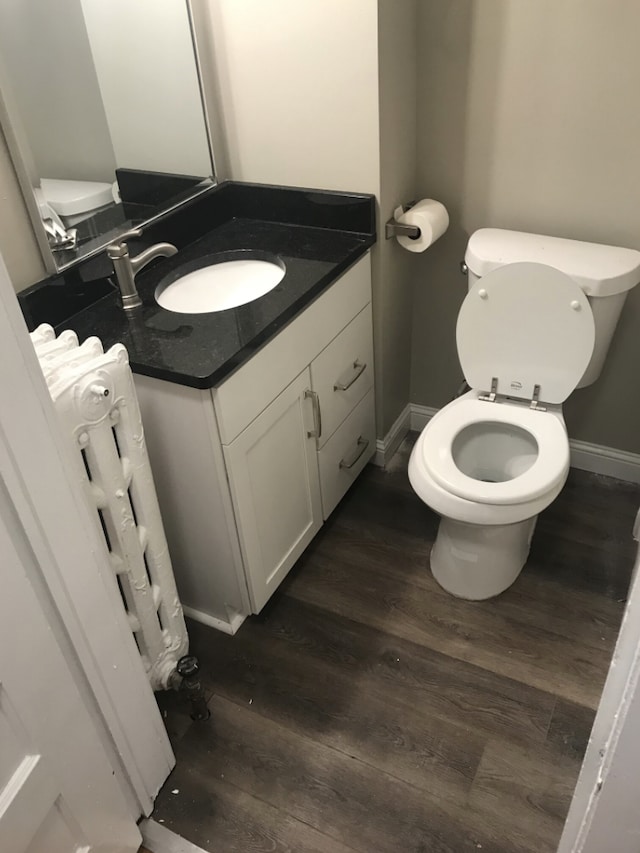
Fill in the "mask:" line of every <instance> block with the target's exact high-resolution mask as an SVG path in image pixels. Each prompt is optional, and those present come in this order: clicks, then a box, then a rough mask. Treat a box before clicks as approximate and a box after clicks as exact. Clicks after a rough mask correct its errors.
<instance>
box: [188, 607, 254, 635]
mask: <svg viewBox="0 0 640 853" xmlns="http://www.w3.org/2000/svg"><path fill="white" fill-rule="evenodd" d="M182 609H183V611H184V615H185V616H188V617H189V619H193V620H195V621H196V622H201V623H202V624H203V625H208V626H209V627H210V628H215V629H216V631H222V633H223V634H231V635H233V634H235V633H236V631H237V630H238V628H239V627H240V626H241V625H242V623H243V622H244V620H245V619H246V616H244V615H243V614H242V613H234V614H233V616H232V617H231V621H230V622H225V621H224V619H217V618H216V617H215V616H210V615H209V614H208V613H205V612H204V611H203V610H196V609H195V608H194V607H188V606H187V605H186V604H183V605H182Z"/></svg>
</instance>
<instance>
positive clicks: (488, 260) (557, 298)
mask: <svg viewBox="0 0 640 853" xmlns="http://www.w3.org/2000/svg"><path fill="white" fill-rule="evenodd" d="M465 263H466V265H467V268H468V272H469V292H468V294H467V296H466V298H465V300H464V302H463V304H462V307H461V309H460V313H459V315H458V324H457V329H456V340H457V346H458V355H459V358H460V364H461V366H462V370H463V373H464V375H465V378H466V380H467V383H468V384H469V386H470V388H471V390H470V391H468V392H467V393H466V394H464V395H463V396H461V397H458V398H457V399H455V400H453V402H451V403H449V404H448V405H447V406H445V407H444V408H443V409H441V410H440V411H439V412H438V413H437V414H436V415H435V416H434V417H433V418H432V419H431V420H430V421H429V423H428V424H427V426H426V427H425V428H424V430H423V431H422V433H421V434H420V437H419V438H418V441H417V442H416V444H415V447H414V449H413V452H412V454H411V459H410V461H409V479H410V481H411V485H412V486H413V488H414V490H415V492H416V493H417V494H418V496H419V497H420V498H421V499H422V500H423V501H424V502H425V503H426V504H428V505H429V506H430V507H431V508H432V509H434V510H435V511H436V512H437V513H439V514H440V515H441V516H442V518H441V521H440V526H439V529H438V535H437V538H436V541H435V543H434V546H433V548H432V551H431V570H432V572H433V575H434V577H435V579H436V580H437V581H438V583H439V584H440V585H441V586H442V587H444V589H446V590H447V591H448V592H450V593H452V594H453V595H456V596H459V597H460V598H467V599H472V600H480V599H485V598H491V597H492V596H495V595H499V594H500V593H501V592H503V591H504V590H505V589H507V588H508V587H509V586H511V584H512V583H513V582H514V581H515V579H516V578H517V577H518V575H519V574H520V571H521V570H522V567H523V566H524V564H525V562H526V559H527V556H528V553H529V545H530V542H531V537H532V535H533V530H534V527H535V523H536V519H537V516H538V513H539V512H541V511H542V510H543V509H544V508H545V507H547V506H548V505H549V504H550V503H551V501H552V500H554V498H555V497H556V496H557V495H558V494H559V492H560V490H561V489H562V487H563V485H564V483H565V481H566V479H567V474H568V471H569V440H568V437H567V431H566V427H565V423H564V419H563V417H562V403H563V401H564V400H566V398H567V397H568V396H569V394H571V392H572V391H573V390H574V388H577V387H583V386H585V385H590V384H591V383H592V382H594V381H595V379H597V377H598V376H599V375H600V371H601V369H602V365H603V363H604V359H605V356H606V354H607V351H608V349H609V344H610V342H611V338H612V335H613V331H614V329H615V327H616V324H617V322H618V318H619V316H620V312H621V310H622V306H623V304H624V301H625V299H626V296H627V293H628V291H629V290H630V289H631V288H632V287H634V286H635V285H636V284H637V283H638V282H639V281H640V252H637V251H635V250H632V249H621V248H616V247H613V246H602V245H598V244H594V243H581V242H577V241H574V240H564V239H559V238H556V237H543V236H540V235H536V234H524V233H521V232H516V231H503V230H499V229H489V228H485V229H482V230H480V231H476V232H475V234H473V235H472V237H471V238H470V240H469V244H468V246H467V252H466V255H465Z"/></svg>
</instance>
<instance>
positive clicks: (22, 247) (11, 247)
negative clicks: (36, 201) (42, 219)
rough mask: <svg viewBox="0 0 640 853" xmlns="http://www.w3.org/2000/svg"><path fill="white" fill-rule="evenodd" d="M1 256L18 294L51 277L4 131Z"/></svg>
mask: <svg viewBox="0 0 640 853" xmlns="http://www.w3.org/2000/svg"><path fill="white" fill-rule="evenodd" d="M0 254H1V255H2V257H3V258H4V262H5V264H6V265H7V269H8V271H9V278H10V279H11V281H12V283H13V286H14V287H15V289H16V290H23V289H24V288H25V287H29V285H31V284H34V283H35V282H36V281H39V280H40V279H42V278H44V277H45V276H46V275H47V273H46V270H45V267H44V263H43V261H42V256H41V255H40V250H39V249H38V244H37V243H36V239H35V237H34V236H33V229H32V227H31V220H30V219H29V215H28V213H27V208H26V207H25V203H24V201H23V199H22V192H21V190H20V185H19V184H18V178H17V177H16V173H15V171H14V169H13V165H12V163H11V159H10V157H9V151H8V149H7V145H6V142H5V138H4V136H3V135H2V131H0Z"/></svg>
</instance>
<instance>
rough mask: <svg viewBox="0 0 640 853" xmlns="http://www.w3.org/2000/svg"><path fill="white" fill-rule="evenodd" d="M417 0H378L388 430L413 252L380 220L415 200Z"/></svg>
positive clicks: (408, 311)
mask: <svg viewBox="0 0 640 853" xmlns="http://www.w3.org/2000/svg"><path fill="white" fill-rule="evenodd" d="M418 5H419V3H418V2H416V0H379V3H378V61H379V69H378V73H379V92H380V196H379V199H380V219H379V223H378V245H377V263H376V267H375V268H374V269H375V275H374V287H375V290H374V296H375V314H374V327H375V338H376V355H377V360H378V362H379V363H378V376H377V379H378V383H377V390H378V403H379V410H378V431H379V433H380V435H381V436H383V435H386V433H387V432H388V431H389V429H390V427H391V426H392V424H393V422H394V421H395V419H396V418H397V417H398V415H399V414H400V413H401V412H402V411H403V409H404V408H405V407H406V405H407V403H408V402H409V391H410V387H409V386H410V377H411V318H412V310H413V278H414V270H415V263H414V261H415V258H414V256H413V255H412V254H411V253H409V252H406V251H404V250H403V249H401V248H400V246H399V245H398V243H397V242H396V241H395V240H385V237H384V223H385V222H386V221H387V219H390V218H391V216H392V215H393V211H394V210H395V208H396V207H397V206H398V205H399V204H402V203H404V202H408V201H410V200H411V199H413V198H414V197H415V192H416V181H417V173H416V167H417V161H416V141H417V129H416V116H417V114H416V82H417V46H418V39H417V27H416V23H417V7H418Z"/></svg>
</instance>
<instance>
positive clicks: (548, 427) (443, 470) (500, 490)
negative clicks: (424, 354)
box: [420, 396, 569, 505]
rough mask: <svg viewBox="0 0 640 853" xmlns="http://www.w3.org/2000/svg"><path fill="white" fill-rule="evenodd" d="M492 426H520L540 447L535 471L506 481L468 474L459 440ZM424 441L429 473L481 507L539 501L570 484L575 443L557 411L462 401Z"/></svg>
mask: <svg viewBox="0 0 640 853" xmlns="http://www.w3.org/2000/svg"><path fill="white" fill-rule="evenodd" d="M491 423H499V424H506V425H511V426H515V427H518V428H520V429H522V430H524V431H525V432H527V433H529V434H530V435H531V436H532V437H533V438H534V440H535V442H536V444H537V446H538V452H537V457H536V460H535V462H534V463H533V464H532V465H531V467H530V468H529V469H528V470H526V471H525V472H524V473H522V474H520V475H519V476H516V477H514V478H513V479H510V480H506V481H504V482H498V483H493V482H486V481H484V480H477V479H474V478H473V477H470V476H468V475H467V474H464V473H463V472H462V471H461V470H460V469H459V468H458V466H457V465H456V462H455V461H454V458H453V453H452V448H453V443H454V440H455V438H456V436H457V435H458V434H459V433H460V432H461V431H462V430H463V429H465V427H468V426H471V425H472V424H487V425H489V424H491ZM421 438H422V441H421V445H420V451H421V455H422V462H423V464H424V467H425V468H426V470H427V472H428V473H429V475H430V476H431V477H432V478H433V479H434V481H435V482H436V483H437V484H438V485H439V486H440V487H441V488H443V489H445V490H446V491H448V492H449V493H451V494H453V495H456V496H458V497H460V498H464V499H465V500H468V501H474V502H475V503H481V504H495V505H504V504H521V503H526V502H529V501H532V500H535V499H536V498H539V497H541V496H542V495H544V494H546V493H547V492H549V491H551V490H552V489H553V488H554V487H555V486H556V485H557V484H558V483H559V482H560V481H561V480H562V481H564V477H565V476H566V472H567V470H568V466H569V442H568V439H567V434H566V431H565V428H564V424H563V422H562V420H561V419H560V418H559V417H557V415H556V414H554V413H552V412H543V411H540V410H533V409H529V408H527V407H525V406H522V405H518V404H515V403H508V402H501V403H495V402H494V403H489V402H485V401H483V400H479V399H478V398H477V397H467V396H465V397H461V398H459V399H458V400H454V401H453V402H452V403H449V404H448V405H447V406H445V407H444V409H442V410H441V411H440V412H438V414H437V415H435V416H434V418H433V419H432V420H431V421H430V422H429V424H428V425H427V426H426V427H425V429H424V431H423V435H422V436H421Z"/></svg>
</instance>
